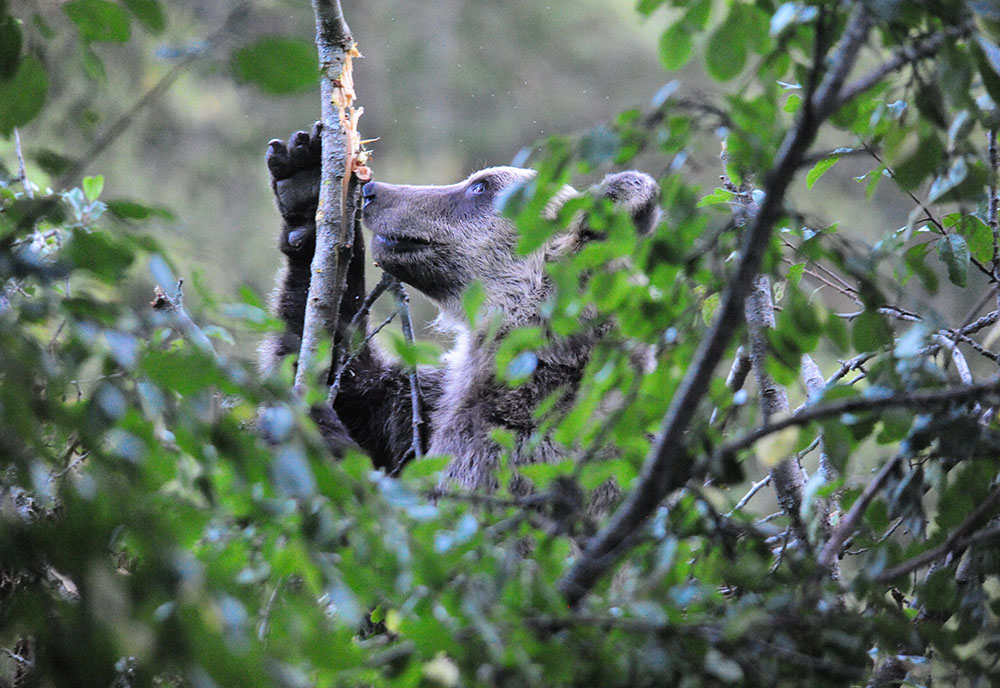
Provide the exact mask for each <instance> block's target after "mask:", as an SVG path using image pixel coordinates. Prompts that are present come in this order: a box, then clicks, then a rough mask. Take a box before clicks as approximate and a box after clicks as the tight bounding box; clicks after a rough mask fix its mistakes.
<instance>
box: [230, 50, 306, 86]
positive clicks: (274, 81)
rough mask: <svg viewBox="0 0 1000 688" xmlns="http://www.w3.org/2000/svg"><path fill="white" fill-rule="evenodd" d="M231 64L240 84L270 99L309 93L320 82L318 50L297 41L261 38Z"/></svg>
mask: <svg viewBox="0 0 1000 688" xmlns="http://www.w3.org/2000/svg"><path fill="white" fill-rule="evenodd" d="M230 64H231V65H232V68H233V71H234V72H235V73H236V76H237V77H238V78H239V79H240V80H242V81H246V82H248V83H252V84H254V85H255V86H257V87H258V88H260V90H261V91H263V92H264V93H267V94H270V95H287V94H289V93H300V92H302V91H308V90H310V89H313V88H316V84H317V83H318V82H319V67H318V66H317V57H316V47H315V46H314V45H313V44H312V43H310V42H308V41H304V40H300V39H297V38H281V37H274V36H271V37H266V38H259V39H257V40H256V41H254V42H253V43H251V44H250V45H247V46H244V47H242V48H240V49H239V50H237V51H236V52H235V53H233V56H232V58H231V59H230Z"/></svg>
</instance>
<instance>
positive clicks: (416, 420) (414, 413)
mask: <svg viewBox="0 0 1000 688" xmlns="http://www.w3.org/2000/svg"><path fill="white" fill-rule="evenodd" d="M389 290H390V291H391V292H392V295H393V297H394V298H395V299H396V309H397V310H398V311H399V321H400V326H401V328H402V330H403V338H404V339H405V340H406V343H407V344H410V345H411V346H412V344H413V323H412V322H411V321H410V297H409V296H407V294H406V290H405V289H403V284H402V283H401V282H400V281H399V280H397V279H393V280H392V282H391V283H390V284H389ZM407 377H409V379H410V426H411V429H412V431H413V437H412V439H411V444H410V451H412V453H413V457H414V458H416V459H420V458H422V457H423V455H424V447H423V440H422V439H421V437H420V426H421V425H423V422H424V421H423V418H421V417H420V399H421V395H420V381H419V380H418V379H417V366H416V365H414V366H413V367H412V368H411V369H410V371H409V373H408V374H407Z"/></svg>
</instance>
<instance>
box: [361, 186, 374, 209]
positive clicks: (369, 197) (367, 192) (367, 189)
mask: <svg viewBox="0 0 1000 688" xmlns="http://www.w3.org/2000/svg"><path fill="white" fill-rule="evenodd" d="M361 198H363V199H364V201H363V202H362V204H361V207H362V208H367V207H368V204H369V203H371V202H372V201H373V200H375V182H368V183H367V184H365V185H364V186H362V187H361Z"/></svg>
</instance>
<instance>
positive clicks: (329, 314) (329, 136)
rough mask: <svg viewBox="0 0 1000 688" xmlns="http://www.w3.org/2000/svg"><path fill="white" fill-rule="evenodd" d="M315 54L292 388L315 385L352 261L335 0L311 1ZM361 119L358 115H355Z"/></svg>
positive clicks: (346, 46) (349, 165) (345, 41)
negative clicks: (314, 168) (302, 286)
mask: <svg viewBox="0 0 1000 688" xmlns="http://www.w3.org/2000/svg"><path fill="white" fill-rule="evenodd" d="M312 4H313V11H314V13H315V15H316V49H317V51H318V53H319V64H320V70H321V73H322V79H321V81H320V94H321V98H322V116H321V120H322V123H323V126H322V134H321V136H322V146H323V154H322V176H321V183H320V194H319V206H318V208H317V210H316V252H315V254H314V255H313V259H312V265H311V269H310V281H309V295H308V298H307V300H306V312H305V318H304V321H303V327H302V343H301V346H300V349H299V362H298V368H297V369H296V371H295V388H296V390H298V391H300V392H302V391H304V390H305V387H306V385H308V384H312V383H313V382H314V377H315V376H314V375H313V372H314V368H315V366H316V360H315V359H316V352H317V349H318V348H319V341H320V336H321V333H323V332H325V333H326V334H327V335H328V336H329V337H330V339H331V341H332V340H333V339H334V338H335V336H336V332H337V329H338V326H339V324H340V302H341V300H342V299H343V295H344V292H345V291H346V290H347V273H348V267H349V265H350V263H351V258H352V257H353V249H354V223H355V210H356V208H357V207H358V203H357V200H358V198H357V196H358V179H357V176H356V175H355V174H354V166H353V161H354V159H355V156H356V155H357V153H358V151H357V150H356V148H355V143H356V141H355V136H354V134H355V133H356V132H355V131H354V128H355V126H356V124H357V118H356V116H355V110H354V108H353V107H352V103H353V101H354V82H353V76H352V72H351V59H352V57H354V56H355V55H357V54H358V53H357V49H356V48H355V44H354V39H353V38H352V36H351V31H350V28H349V27H348V26H347V23H346V22H345V21H344V14H343V11H342V10H341V7H340V1H339V0H313V3H312ZM358 114H360V113H358Z"/></svg>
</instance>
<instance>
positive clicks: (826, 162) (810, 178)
mask: <svg viewBox="0 0 1000 688" xmlns="http://www.w3.org/2000/svg"><path fill="white" fill-rule="evenodd" d="M838 160H840V156H839V155H833V156H830V157H829V158H823V159H822V160H820V161H819V162H818V163H816V164H815V165H813V168H812V169H811V170H809V173H808V174H806V188H808V189H811V188H813V184H815V183H816V182H817V181H818V180H819V178H820V177H822V176H823V175H824V174H825V173H826V171H827V170H829V169H830V168H831V167H833V166H834V165H835V164H836V162H837V161H838Z"/></svg>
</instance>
